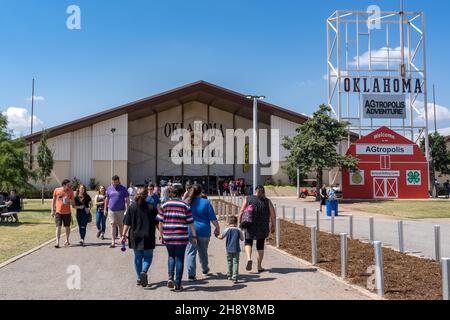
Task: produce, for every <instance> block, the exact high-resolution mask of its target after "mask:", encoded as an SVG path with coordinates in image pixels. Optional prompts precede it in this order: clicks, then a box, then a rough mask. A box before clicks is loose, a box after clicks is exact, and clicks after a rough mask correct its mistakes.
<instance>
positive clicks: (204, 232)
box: [189, 198, 217, 238]
mask: <svg viewBox="0 0 450 320" xmlns="http://www.w3.org/2000/svg"><path fill="white" fill-rule="evenodd" d="M191 210H192V216H193V217H194V225H195V230H196V231H197V237H200V238H210V237H211V221H217V217H216V213H215V212H214V209H213V207H212V205H211V204H210V203H209V201H208V200H207V199H202V198H195V199H194V200H193V201H192V203H191ZM190 232H191V230H189V233H190Z"/></svg>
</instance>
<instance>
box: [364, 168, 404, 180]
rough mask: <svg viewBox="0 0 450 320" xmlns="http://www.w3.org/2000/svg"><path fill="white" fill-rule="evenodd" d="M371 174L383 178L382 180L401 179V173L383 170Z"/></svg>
mask: <svg viewBox="0 0 450 320" xmlns="http://www.w3.org/2000/svg"><path fill="white" fill-rule="evenodd" d="M370 174H371V175H372V177H375V178H376V177H382V178H391V177H393V178H396V177H400V171H383V170H374V171H371V172H370Z"/></svg>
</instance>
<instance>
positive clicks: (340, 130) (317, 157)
mask: <svg viewBox="0 0 450 320" xmlns="http://www.w3.org/2000/svg"><path fill="white" fill-rule="evenodd" d="M330 112H331V108H329V107H328V106H326V105H321V106H320V107H319V110H318V111H317V112H315V113H314V115H313V117H312V118H311V119H309V120H308V121H306V122H305V123H304V124H302V125H301V126H300V127H299V128H298V129H297V133H298V134H297V135H296V136H294V137H292V138H290V137H286V138H285V139H284V142H283V146H284V148H286V149H287V150H289V151H290V155H289V157H288V159H287V161H288V166H289V167H291V169H292V168H299V169H300V173H301V174H302V175H308V173H310V172H315V173H316V178H317V199H318V200H319V191H320V188H321V187H322V185H323V171H324V170H331V169H333V168H336V167H339V168H347V169H349V170H351V171H356V170H357V163H358V160H357V159H356V158H355V157H352V156H346V155H340V154H339V152H338V149H337V146H338V145H339V143H340V142H341V141H344V140H345V139H347V136H348V132H347V124H346V123H342V122H339V121H338V120H336V119H334V118H332V117H331V116H330V115H329V114H330Z"/></svg>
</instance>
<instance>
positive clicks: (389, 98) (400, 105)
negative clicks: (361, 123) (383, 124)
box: [363, 94, 406, 119]
mask: <svg viewBox="0 0 450 320" xmlns="http://www.w3.org/2000/svg"><path fill="white" fill-rule="evenodd" d="M405 101H406V98H405V95H404V94H396V95H392V94H364V95H363V110H364V118H365V119H406V102H405Z"/></svg>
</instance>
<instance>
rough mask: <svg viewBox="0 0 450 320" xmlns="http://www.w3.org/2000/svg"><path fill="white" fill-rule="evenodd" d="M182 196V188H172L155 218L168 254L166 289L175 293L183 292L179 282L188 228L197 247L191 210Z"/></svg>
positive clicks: (179, 186)
mask: <svg viewBox="0 0 450 320" xmlns="http://www.w3.org/2000/svg"><path fill="white" fill-rule="evenodd" d="M183 194H184V190H183V186H181V185H174V186H172V187H171V190H170V195H171V199H170V200H169V201H167V202H166V203H164V204H163V205H162V206H161V210H160V211H159V214H158V217H157V220H158V221H159V230H160V231H161V232H162V240H163V244H165V245H166V248H167V253H168V254H169V263H168V266H169V281H168V282H167V287H168V288H169V289H174V291H176V292H179V291H181V290H183V287H182V286H181V281H182V278H183V272H184V257H185V253H186V247H187V245H188V243H189V228H190V229H191V243H192V244H193V245H197V233H196V230H195V226H194V224H193V223H194V219H193V217H192V212H191V208H190V207H189V206H188V205H187V204H186V203H185V202H184V201H183V200H181V197H182V196H183ZM175 271H176V277H175V282H174V276H175Z"/></svg>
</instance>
